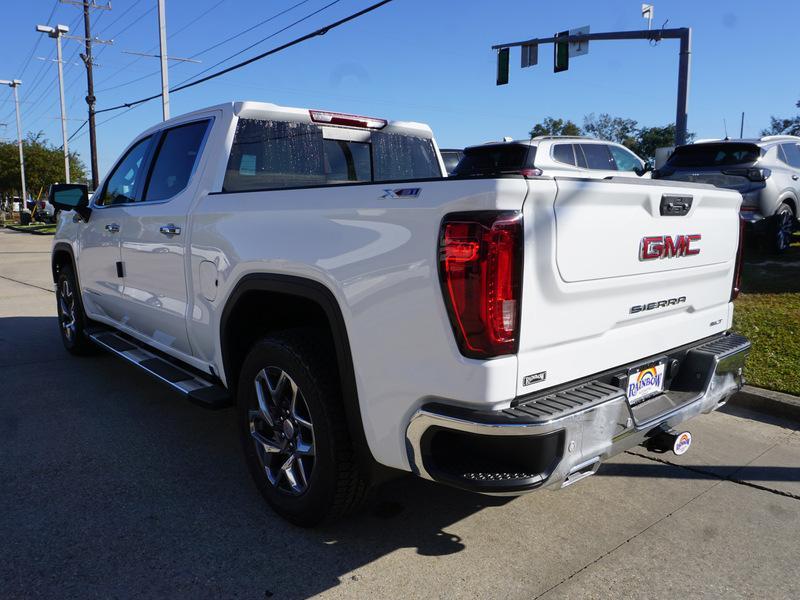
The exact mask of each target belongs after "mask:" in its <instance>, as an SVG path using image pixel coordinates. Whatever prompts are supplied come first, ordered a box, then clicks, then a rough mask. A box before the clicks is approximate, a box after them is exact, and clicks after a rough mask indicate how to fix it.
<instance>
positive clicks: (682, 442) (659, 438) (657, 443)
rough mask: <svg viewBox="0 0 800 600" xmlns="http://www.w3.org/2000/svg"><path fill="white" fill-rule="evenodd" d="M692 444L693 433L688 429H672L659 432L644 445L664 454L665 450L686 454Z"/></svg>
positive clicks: (677, 454)
mask: <svg viewBox="0 0 800 600" xmlns="http://www.w3.org/2000/svg"><path fill="white" fill-rule="evenodd" d="M691 445H692V434H691V433H690V432H688V431H680V432H678V431H674V430H672V429H670V430H667V431H662V432H661V433H657V434H656V435H654V436H653V437H651V438H648V439H647V440H646V441H645V443H644V446H645V448H647V449H648V450H650V452H657V453H659V454H663V453H665V452H670V451H671V452H672V453H673V454H675V455H676V456H680V455H681V454H686V452H687V451H688V450H689V447H690V446H691Z"/></svg>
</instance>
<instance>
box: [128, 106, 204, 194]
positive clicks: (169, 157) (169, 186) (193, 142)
mask: <svg viewBox="0 0 800 600" xmlns="http://www.w3.org/2000/svg"><path fill="white" fill-rule="evenodd" d="M208 123H209V122H208V121H200V122H198V123H189V124H188V125H180V126H178V127H174V128H172V129H168V130H167V131H166V132H164V134H163V135H162V136H161V141H160V142H159V144H158V149H157V150H156V153H155V158H154V159H153V168H152V170H151V172H150V179H148V181H147V189H146V190H145V193H144V195H143V198H144V200H145V201H148V200H166V199H168V198H172V197H173V196H174V195H175V194H177V193H178V192H180V191H182V190H183V189H184V188H185V187H186V185H187V184H188V183H189V177H191V175H192V171H193V170H194V165H195V163H196V162H197V157H198V153H199V152H200V145H201V144H202V143H203V136H205V134H206V129H208Z"/></svg>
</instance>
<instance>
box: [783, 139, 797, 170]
mask: <svg viewBox="0 0 800 600" xmlns="http://www.w3.org/2000/svg"><path fill="white" fill-rule="evenodd" d="M781 149H782V150H783V153H784V155H785V156H786V162H788V163H789V164H790V165H792V166H793V167H797V168H800V145H798V144H793V143H789V144H781Z"/></svg>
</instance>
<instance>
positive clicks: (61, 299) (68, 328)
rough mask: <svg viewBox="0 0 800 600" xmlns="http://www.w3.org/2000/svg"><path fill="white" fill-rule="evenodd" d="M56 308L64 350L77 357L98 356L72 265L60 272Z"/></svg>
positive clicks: (57, 283)
mask: <svg viewBox="0 0 800 600" xmlns="http://www.w3.org/2000/svg"><path fill="white" fill-rule="evenodd" d="M56 307H57V311H58V329H59V332H60V333H61V341H62V342H63V343H64V348H66V349H67V351H68V352H69V353H70V354H75V355H76V356H87V355H89V354H96V353H97V348H96V346H95V345H94V344H92V342H90V341H89V338H88V337H87V335H86V324H87V322H88V319H87V318H86V313H84V312H83V302H82V301H81V294H80V289H79V288H78V282H77V278H76V277H75V272H74V271H73V269H72V265H69V264H67V265H64V266H62V267H61V269H60V270H59V271H58V279H57V281H56Z"/></svg>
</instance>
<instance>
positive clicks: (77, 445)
mask: <svg viewBox="0 0 800 600" xmlns="http://www.w3.org/2000/svg"><path fill="white" fill-rule="evenodd" d="M50 244H51V238H49V237H44V236H32V235H28V234H23V233H12V232H9V231H7V230H0V411H1V412H0V596H1V597H3V598H34V597H35V598H66V597H80V598H110V597H119V598H127V597H133V596H136V597H170V598H193V599H197V598H304V597H309V596H313V595H319V596H320V597H332V598H333V597H336V598H339V597H345V598H349V597H353V598H356V597H357V598H365V597H382V598H430V597H434V598H504V599H509V598H540V597H543V598H637V599H638V598H666V599H674V598H697V597H699V598H723V597H724V598H799V597H800V578H798V556H800V433H798V430H800V424H799V423H796V422H791V421H784V420H781V419H778V418H773V417H769V416H767V415H764V414H760V413H756V412H748V411H746V410H743V409H740V408H735V409H734V408H725V409H723V410H722V411H720V412H717V413H714V414H711V415H706V416H702V417H699V418H697V419H695V420H693V421H691V422H690V423H689V427H688V428H689V429H690V430H691V432H692V434H693V436H694V443H693V445H692V448H691V449H690V451H689V452H688V453H687V454H686V455H684V456H681V457H675V456H672V455H664V454H662V455H654V454H651V453H648V452H647V451H645V450H644V449H637V450H634V451H633V452H629V453H625V454H622V455H620V456H618V457H616V458H615V459H613V460H611V461H609V462H608V463H607V464H605V465H604V466H603V467H601V469H600V471H599V472H598V474H597V475H595V476H593V477H590V478H588V479H586V480H584V481H582V482H580V483H578V484H576V485H574V486H571V487H569V488H567V489H564V490H561V491H557V492H550V491H542V492H538V493H534V494H529V495H527V496H522V497H519V498H512V499H493V498H487V497H482V496H477V495H472V494H468V493H462V492H459V491H456V490H453V489H449V488H446V487H443V486H438V485H434V484H431V483H428V482H425V481H422V480H418V479H415V478H413V477H410V476H409V477H404V478H401V479H398V480H395V481H392V482H390V483H388V484H386V485H384V486H383V487H382V488H381V489H380V490H379V491H378V493H377V495H376V498H375V500H374V501H373V502H372V503H371V504H370V505H368V506H367V507H366V509H365V510H364V511H363V513H362V514H360V515H358V516H355V517H352V518H349V519H347V520H344V521H341V522H339V523H337V524H334V525H330V526H327V527H324V528H322V529H316V530H304V529H298V528H296V527H293V526H291V525H289V524H287V523H286V522H284V521H282V520H281V519H280V518H278V517H277V516H275V515H274V514H273V513H272V512H271V511H270V509H269V507H267V506H266V505H265V504H264V502H263V501H262V499H261V496H260V495H259V494H258V493H257V491H256V490H255V488H254V486H253V485H252V483H251V481H250V477H249V475H248V473H247V470H246V468H245V465H244V463H243V460H242V458H241V456H240V450H239V442H238V439H237V436H236V431H235V424H234V414H233V411H232V410H223V411H220V412H209V411H205V410H203V409H201V408H197V407H195V406H193V405H191V404H189V403H188V402H186V401H184V400H183V399H182V398H181V397H180V396H178V395H177V394H175V393H173V392H171V391H170V390H168V389H166V388H165V387H163V386H162V385H161V384H159V383H158V382H156V381H154V380H152V379H151V378H149V377H148V376H147V375H145V374H143V373H140V372H139V371H137V370H136V368H135V367H133V366H130V365H128V364H125V363H123V362H122V361H120V360H119V359H116V358H114V357H112V356H109V355H103V354H100V355H98V356H96V357H90V358H74V357H72V356H70V355H68V354H67V353H66V351H65V350H64V349H63V347H62V345H61V342H60V339H59V336H58V330H57V322H56V317H55V298H54V294H53V292H52V290H53V283H52V280H51V278H50V273H49V250H50Z"/></svg>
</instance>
